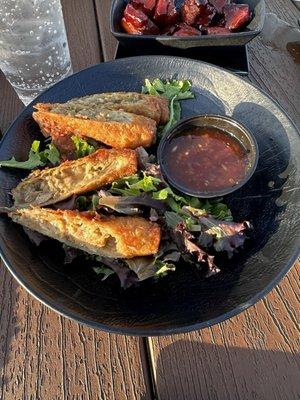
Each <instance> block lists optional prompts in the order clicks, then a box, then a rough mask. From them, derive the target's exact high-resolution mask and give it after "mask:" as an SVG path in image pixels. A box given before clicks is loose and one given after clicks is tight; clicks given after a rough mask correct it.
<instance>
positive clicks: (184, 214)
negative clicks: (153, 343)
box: [0, 79, 250, 288]
mask: <svg viewBox="0 0 300 400" xmlns="http://www.w3.org/2000/svg"><path fill="white" fill-rule="evenodd" d="M190 89H191V84H190V83H189V82H188V81H177V80H171V81H166V82H163V81H161V80H159V79H155V80H154V81H152V82H150V81H149V80H148V79H146V81H145V86H144V87H143V89H142V91H143V93H149V94H159V95H162V96H165V97H167V98H168V99H169V104H170V119H169V121H168V123H167V124H166V125H164V126H160V127H159V129H158V132H159V134H158V140H159V137H161V136H162V135H164V134H165V133H166V132H167V131H168V130H169V129H170V128H171V127H172V126H173V125H175V124H176V123H177V122H178V121H179V120H180V118H181V106H180V101H182V100H185V99H191V98H193V93H192V92H191V90H190ZM72 140H73V143H74V145H75V149H76V150H75V151H76V154H75V155H74V158H80V157H84V156H86V155H89V154H91V153H93V152H94V151H95V150H96V149H97V144H96V143H94V142H93V143H92V142H89V141H86V140H84V139H82V138H79V137H77V136H73V137H72ZM41 147H42V143H40V142H39V141H34V142H33V143H32V146H31V150H30V152H29V156H28V160H27V161H17V160H15V159H14V158H12V159H11V160H8V161H2V162H0V167H12V168H21V169H28V170H32V169H35V168H41V167H45V166H55V165H58V164H59V163H60V162H62V161H63V157H61V155H60V153H59V150H58V149H57V148H56V147H55V146H54V145H53V144H52V143H46V144H44V146H43V147H44V149H41ZM137 153H138V158H139V167H140V168H139V172H138V173H136V174H134V175H132V176H128V177H126V178H123V179H120V180H118V181H116V182H113V183H112V184H111V185H109V186H107V187H106V188H105V189H104V190H99V191H95V192H92V193H89V194H88V195H85V196H82V195H81V196H73V197H72V198H70V199H68V200H66V201H64V202H61V203H57V204H55V205H54V206H53V207H55V208H58V209H59V208H60V209H77V210H80V211H91V210H93V211H96V212H100V213H101V214H115V215H141V216H143V217H145V218H148V219H150V220H151V221H155V222H156V223H158V224H159V225H160V227H161V230H162V240H161V245H160V249H159V252H158V254H156V255H155V256H154V257H152V256H150V257H136V258H133V259H128V260H120V259H108V258H105V257H98V256H97V257H96V256H89V255H87V254H86V255H85V257H87V258H89V259H91V258H92V260H93V265H94V271H95V273H96V274H98V275H99V276H100V277H101V278H102V280H105V279H110V278H109V277H110V276H113V275H115V274H117V275H118V277H119V279H120V281H121V285H122V287H124V288H128V287H130V286H131V285H134V284H136V283H137V282H140V281H143V280H145V279H148V278H151V277H155V278H159V277H162V276H165V275H166V274H168V273H170V272H172V271H175V270H176V265H177V263H178V262H179V261H180V260H181V259H182V260H184V261H185V263H186V265H187V268H188V265H194V266H195V267H196V268H198V269H200V270H202V271H203V273H204V274H205V276H206V277H209V276H212V275H214V274H216V273H218V272H219V271H220V266H217V265H216V264H215V255H216V254H218V253H222V254H224V255H226V256H227V257H229V258H231V257H232V256H233V254H234V253H235V252H236V251H237V250H238V249H239V248H240V247H242V246H243V244H244V241H245V239H246V234H245V233H246V231H247V230H248V229H249V228H250V224H249V223H248V222H242V223H235V222H233V220H232V214H231V211H230V209H229V208H228V206H227V205H226V204H225V203H224V202H223V201H222V199H214V200H202V199H198V198H195V197H190V196H186V195H183V194H179V193H175V191H173V189H172V188H171V187H170V186H169V185H168V184H167V183H166V182H165V180H164V178H163V177H162V175H161V172H160V167H159V165H157V164H156V159H155V155H153V154H152V155H151V154H150V155H149V154H148V153H147V152H146V151H145V150H144V149H143V148H139V149H137ZM26 233H27V234H28V236H29V237H30V238H31V240H32V241H34V242H35V243H36V244H39V243H40V242H41V241H43V240H49V238H46V237H42V235H40V234H36V233H35V232H31V231H29V230H28V229H26ZM63 248H64V251H65V255H66V258H65V262H66V263H70V262H72V261H73V260H74V258H76V257H79V256H82V251H80V250H75V249H71V248H69V247H67V246H65V245H64V246H63Z"/></svg>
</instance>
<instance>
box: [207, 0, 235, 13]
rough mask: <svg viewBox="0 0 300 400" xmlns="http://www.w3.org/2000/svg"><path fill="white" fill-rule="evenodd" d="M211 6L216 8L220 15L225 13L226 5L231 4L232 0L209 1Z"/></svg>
mask: <svg viewBox="0 0 300 400" xmlns="http://www.w3.org/2000/svg"><path fill="white" fill-rule="evenodd" d="M209 2H210V4H211V5H212V6H214V7H215V9H216V11H217V12H218V13H221V12H222V11H223V8H224V7H225V6H226V4H230V3H231V0H209Z"/></svg>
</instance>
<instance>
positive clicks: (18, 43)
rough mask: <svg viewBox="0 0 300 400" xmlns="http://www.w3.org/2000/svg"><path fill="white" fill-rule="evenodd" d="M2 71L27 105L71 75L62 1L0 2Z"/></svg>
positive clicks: (7, 0)
mask: <svg viewBox="0 0 300 400" xmlns="http://www.w3.org/2000/svg"><path fill="white" fill-rule="evenodd" d="M0 69H1V70H2V71H3V73H4V74H5V76H6V77H7V79H8V80H9V82H10V83H11V84H12V86H13V87H14V89H15V91H16V92H17V94H18V96H19V97H20V99H21V100H22V101H23V103H24V104H28V103H29V102H30V101H32V100H33V99H34V98H35V97H36V96H37V95H38V94H40V93H41V92H42V91H43V90H45V89H46V88H47V87H49V86H51V85H53V84H54V83H55V82H57V81H59V80H60V79H62V78H64V77H66V76H67V75H69V74H71V73H72V66H71V61H70V54H69V47H68V41H67V37H66V31H65V24H64V20H63V15H62V9H61V3H60V0H1V1H0Z"/></svg>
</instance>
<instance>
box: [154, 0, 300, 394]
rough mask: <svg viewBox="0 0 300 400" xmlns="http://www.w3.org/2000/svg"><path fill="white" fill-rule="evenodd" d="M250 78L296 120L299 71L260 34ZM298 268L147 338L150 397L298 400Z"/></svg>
mask: <svg viewBox="0 0 300 400" xmlns="http://www.w3.org/2000/svg"><path fill="white" fill-rule="evenodd" d="M267 8H268V11H269V12H274V13H276V14H277V15H279V16H280V17H281V18H283V19H284V20H286V21H287V22H289V23H290V24H292V25H294V26H296V23H297V22H296V21H297V18H299V12H298V11H297V10H296V8H295V7H294V6H293V5H292V4H291V3H287V2H286V1H285V0H276V1H272V2H267ZM249 54H250V65H251V74H250V76H249V78H247V80H249V81H251V82H253V83H255V84H256V85H258V86H260V87H261V88H262V89H264V90H265V91H267V92H268V93H269V94H270V95H271V96H273V97H274V98H275V99H276V100H277V101H278V102H279V103H280V104H281V105H282V107H284V108H285V109H286V110H287V112H288V113H289V114H290V116H291V117H292V118H293V119H294V121H295V122H296V123H297V124H298V125H299V123H300V115H299V108H300V98H299V92H300V90H299V89H300V87H299V66H298V65H296V64H294V63H293V62H292V61H291V59H289V57H288V55H287V54H285V53H284V52H278V51H276V50H274V49H272V48H271V47H268V45H267V44H266V43H264V41H263V40H262V38H261V37H258V38H256V39H255V40H254V41H253V42H252V43H251V45H250V46H249ZM299 276H300V263H299V262H298V263H297V264H296V265H295V266H294V268H293V269H292V270H291V271H290V272H289V274H288V275H287V276H286V277H285V278H284V280H283V281H282V282H281V283H280V285H278V286H277V287H276V288H274V289H273V291H272V292H271V293H270V294H269V295H268V296H267V297H266V298H265V299H264V300H262V301H260V302H259V303H258V304H256V305H255V306H254V307H252V308H251V309H249V310H247V311H246V312H244V313H242V314H240V315H238V316H236V317H235V318H232V319H231V320H229V321H226V322H224V323H222V324H219V325H216V326H214V327H212V328H208V329H204V330H202V331H198V332H192V333H189V334H185V335H176V336H173V337H160V338H150V339H149V340H148V348H149V354H150V359H151V362H152V370H153V380H154V385H155V389H156V392H157V397H158V398H159V399H164V400H169V399H170V400H171V399H172V400H173V399H180V400H181V399H187V400H194V399H197V400H201V399H220V400H221V399H222V400H223V399H226V400H228V399H229V400H231V399H243V400H248V399H249V400H250V399H251V400H252V399H278V400H279V399H280V400H293V399H299V397H300V382H299V378H298V377H297V374H298V372H297V371H299V363H300V359H299V350H300V328H299V321H300V307H299V303H300V298H299Z"/></svg>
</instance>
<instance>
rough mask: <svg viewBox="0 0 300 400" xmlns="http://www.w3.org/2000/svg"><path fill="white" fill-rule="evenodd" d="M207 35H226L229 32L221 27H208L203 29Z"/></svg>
mask: <svg viewBox="0 0 300 400" xmlns="http://www.w3.org/2000/svg"><path fill="white" fill-rule="evenodd" d="M205 32H206V34H207V35H228V34H229V33H230V32H231V31H230V29H228V28H223V27H221V26H208V27H207V28H206V29H205Z"/></svg>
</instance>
